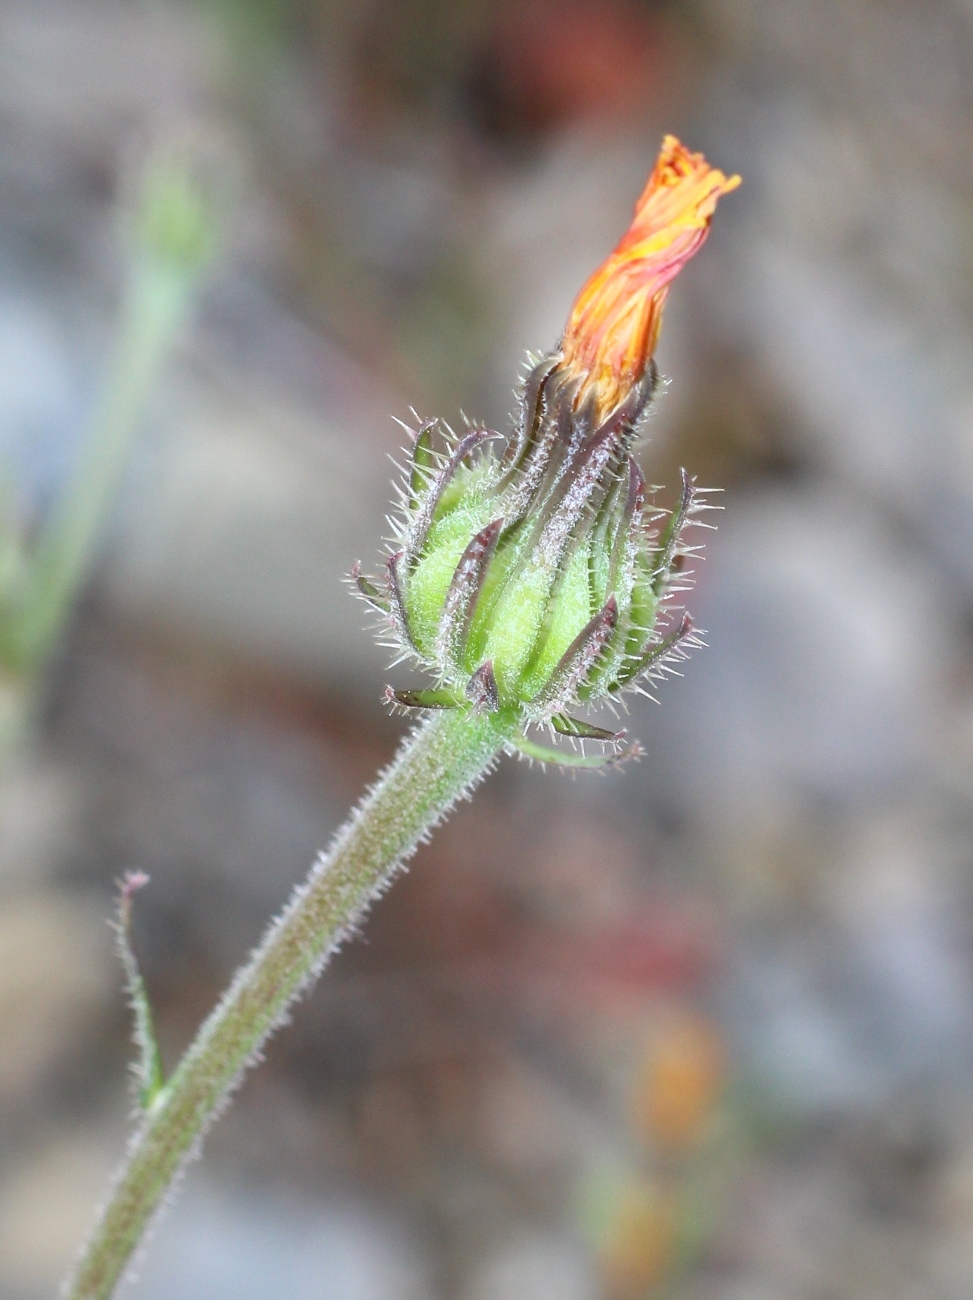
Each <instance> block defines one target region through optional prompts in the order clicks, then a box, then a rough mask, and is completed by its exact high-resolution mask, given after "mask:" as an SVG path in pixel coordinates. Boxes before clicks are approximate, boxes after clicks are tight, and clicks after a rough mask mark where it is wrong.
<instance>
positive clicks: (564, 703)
mask: <svg viewBox="0 0 973 1300" xmlns="http://www.w3.org/2000/svg"><path fill="white" fill-rule="evenodd" d="M559 361H560V357H559V354H558V353H554V354H552V355H551V356H548V357H546V358H544V359H543V360H542V361H540V362H538V363H537V364H536V365H535V366H534V367H533V369H532V370H531V372H530V374H529V375H528V377H527V380H526V383H525V385H524V392H523V399H522V410H521V419H520V424H519V427H518V428H517V430H516V431H515V433H514V434H513V436H511V437H510V438H509V439H507V440H506V442H505V444H504V445H498V444H503V440H502V439H501V436H500V435H499V434H496V433H492V432H490V431H488V430H486V429H476V428H474V429H471V430H470V431H469V432H468V433H466V434H464V435H463V436H461V437H457V436H456V435H454V434H452V433H451V432H449V431H447V432H446V433H443V434H440V433H439V432H438V427H437V422H436V421H430V422H429V423H427V424H424V425H423V426H422V427H421V428H420V429H419V430H418V431H417V432H416V435H415V442H414V445H413V447H412V451H411V464H410V467H409V471H408V482H407V484H406V485H405V487H404V489H403V503H402V504H403V509H402V517H401V519H400V520H398V521H397V524H398V528H397V531H398V537H397V539H396V549H395V550H394V551H393V552H392V554H391V555H390V556H389V557H388V561H387V565H386V573H385V575H384V577H383V578H382V579H368V578H365V577H363V576H362V574H361V573H360V571H359V570H358V567H357V566H356V569H355V572H354V575H353V576H354V579H355V582H356V584H357V587H358V590H359V591H360V593H361V594H362V595H363V596H364V597H365V599H366V600H367V601H368V602H369V604H370V605H372V606H373V607H374V608H376V609H378V610H379V611H381V613H382V614H383V616H384V620H385V622H386V624H387V626H390V627H391V629H392V631H393V644H394V645H395V646H396V647H397V648H399V649H400V651H401V657H412V658H413V659H415V660H417V661H418V662H419V663H420V664H421V665H422V666H423V667H424V668H425V669H427V670H428V671H429V672H430V673H431V674H433V676H434V677H435V685H433V686H431V687H430V688H428V689H425V690H417V691H416V690H412V691H401V690H400V691H393V690H391V689H390V692H389V698H390V699H391V700H393V701H394V702H397V703H398V704H401V705H403V706H406V707H408V708H417V709H443V708H463V709H468V710H469V709H472V710H479V711H484V710H485V711H487V712H491V713H492V712H498V711H504V712H507V713H512V714H514V715H516V716H517V717H518V719H519V720H520V722H521V724H522V725H521V732H522V731H523V728H525V727H527V726H528V725H529V724H531V723H542V724H547V725H549V726H550V727H552V728H553V729H554V730H555V731H557V732H560V733H562V734H564V735H569V736H573V737H577V738H580V739H592V740H601V741H606V742H613V743H614V744H615V746H616V753H615V754H613V755H610V756H609V759H608V761H612V760H613V759H615V758H617V757H618V756H619V754H620V753H624V754H625V755H626V756H629V757H630V756H632V755H633V754H634V752H635V750H634V747H633V746H631V745H629V746H628V747H627V748H625V749H624V750H621V751H618V749H617V746H618V745H619V744H620V742H621V739H622V733H615V732H610V731H605V730H603V729H601V728H599V727H595V726H593V725H591V724H590V723H587V722H584V721H582V720H581V719H578V718H574V717H572V716H571V715H570V713H569V710H573V709H575V708H577V707H578V706H580V705H584V704H587V703H588V702H590V701H596V700H599V699H609V700H610V699H612V698H614V697H617V696H618V695H619V693H620V692H621V691H622V690H623V689H624V688H626V687H635V688H638V685H639V681H640V679H641V678H643V677H645V676H653V675H654V676H658V675H659V674H660V673H661V672H663V671H665V669H666V667H667V666H668V667H671V665H672V663H673V662H674V661H676V660H679V659H684V658H685V657H686V651H687V649H688V647H689V646H690V645H691V644H698V641H697V639H696V637H695V634H694V631H693V627H692V623H691V621H690V619H689V617H688V615H685V616H683V618H682V619H681V620H674V619H673V618H672V616H671V614H670V613H669V611H668V610H667V609H666V608H665V607H666V603H667V601H668V599H669V598H670V597H671V596H672V595H673V593H674V591H675V590H677V588H676V587H674V585H673V582H672V579H673V575H674V574H675V573H676V572H677V571H678V570H679V569H680V568H681V565H682V562H683V558H684V557H685V555H686V554H687V553H688V552H689V551H691V550H692V549H694V548H690V547H687V546H686V545H685V544H684V540H683V533H684V530H685V528H686V527H687V525H688V524H689V523H690V522H698V521H694V520H693V516H694V515H695V514H697V513H698V512H699V511H700V510H701V509H704V508H705V504H704V503H703V502H702V501H701V500H700V494H699V491H698V490H697V489H696V488H695V487H694V485H693V483H692V482H691V481H690V480H689V479H688V478H687V476H686V475H685V473H683V485H682V496H681V499H680V502H679V504H678V506H677V508H676V509H675V510H674V511H672V512H671V513H668V512H666V511H660V510H655V509H650V510H648V511H647V510H646V501H645V498H646V491H645V483H644V481H643V478H642V474H641V471H640V470H639V467H638V464H637V462H636V461H635V460H634V459H633V457H632V456H631V446H632V442H633V440H634V438H635V435H636V430H637V427H638V424H639V421H640V419H641V417H642V416H643V414H644V413H645V411H646V409H647V407H648V405H649V403H650V401H651V399H652V396H653V394H654V392H655V390H656V387H657V374H656V371H655V367H654V366H652V367H651V368H650V370H649V371H648V372H647V373H646V375H645V376H644V377H643V379H642V380H641V381H640V383H638V384H637V385H636V386H635V387H634V388H633V389H632V390H631V391H630V393H629V394H628V396H627V398H626V399H625V400H624V401H623V402H622V403H621V404H620V405H619V406H617V407H616V409H615V410H614V411H613V412H612V413H611V415H610V416H609V417H608V418H607V419H606V420H604V421H603V422H602V423H600V424H596V423H595V422H594V420H593V419H592V415H591V412H592V409H593V405H592V403H591V402H590V401H589V402H588V403H582V404H581V405H580V407H577V408H576V392H577V388H576V383H575V382H574V381H573V380H572V379H570V378H568V377H566V376H565V374H564V373H563V372H562V370H561V369H560V368H559ZM678 590H685V585H682V586H680V587H679V588H678ZM519 746H520V747H521V748H522V749H523V750H524V752H526V753H529V754H531V755H532V756H533V757H540V758H544V759H550V760H551V761H559V762H568V763H571V764H578V763H582V764H585V765H593V764H595V763H598V762H603V761H606V760H604V759H589V758H583V757H581V756H578V755H571V754H562V753H561V752H559V751H556V750H548V749H541V748H540V747H539V746H537V745H535V744H534V743H533V742H532V741H528V740H527V738H526V737H525V736H523V735H521V740H520V742H519Z"/></svg>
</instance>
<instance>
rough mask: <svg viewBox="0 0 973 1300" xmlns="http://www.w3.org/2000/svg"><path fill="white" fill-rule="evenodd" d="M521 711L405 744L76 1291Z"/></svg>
mask: <svg viewBox="0 0 973 1300" xmlns="http://www.w3.org/2000/svg"><path fill="white" fill-rule="evenodd" d="M516 730H517V718H516V715H515V714H514V713H513V712H510V711H502V712H500V713H494V714H479V715H478V714H473V713H468V712H467V711H466V710H464V709H455V710H449V711H446V712H443V713H440V714H436V715H434V716H432V717H431V718H430V720H428V721H426V722H424V723H423V724H422V725H421V726H419V727H418V728H417V729H416V730H415V731H414V732H413V733H412V734H411V735H410V736H409V737H408V738H407V739H406V740H405V742H404V743H403V745H402V748H401V749H400V750H399V753H398V755H397V757H396V758H395V760H394V762H393V763H392V765H391V766H390V767H389V768H388V769H387V771H386V772H385V773H384V774H383V775H382V776H381V777H380V778H379V780H378V782H377V783H376V785H375V786H373V787H372V789H371V790H370V791H369V792H368V793H367V794H366V796H365V797H364V799H363V800H362V802H361V803H360V804H359V806H358V807H357V808H356V809H355V811H354V812H353V813H352V815H351V817H350V818H349V820H348V821H347V822H346V823H345V825H344V826H343V827H342V829H341V830H340V831H339V832H338V834H337V836H336V837H335V840H334V843H333V844H332V846H331V848H330V849H329V850H328V852H327V853H326V854H324V855H322V857H321V858H320V859H319V860H318V862H317V863H316V864H315V866H314V867H313V868H312V870H311V873H310V875H309V876H308V879H307V880H306V882H305V883H304V884H303V885H300V886H299V887H298V888H297V889H296V890H295V891H294V894H293V896H292V897H291V900H290V902H289V903H288V905H287V907H286V908H285V910H284V912H283V914H282V915H281V916H280V917H279V918H278V919H277V920H276V921H274V922H273V924H272V925H271V926H270V928H269V929H268V931H267V933H266V935H265V937H264V939H263V942H262V943H261V944H260V947H259V948H258V949H257V950H256V952H255V953H254V954H253V956H252V958H251V959H250V961H249V963H248V964H247V965H246V966H245V967H243V968H242V969H241V970H240V971H239V972H238V974H237V976H236V978H235V979H234V981H233V983H232V984H231V985H230V988H229V990H228V992H227V993H226V995H225V997H224V998H223V1001H222V1002H221V1003H220V1004H219V1005H218V1006H217V1008H216V1009H215V1011H213V1013H212V1014H211V1015H210V1017H209V1019H208V1020H207V1021H206V1022H205V1024H204V1025H203V1027H202V1029H201V1030H200V1031H199V1034H198V1035H197V1037H196V1040H195V1042H194V1043H193V1044H192V1045H191V1047H190V1048H189V1050H188V1051H187V1053H186V1055H185V1056H184V1057H183V1059H182V1061H181V1063H180V1064H179V1066H178V1067H177V1069H176V1072H175V1074H174V1075H173V1077H172V1079H171V1080H170V1082H169V1083H168V1084H167V1085H166V1087H165V1089H164V1090H163V1092H162V1093H161V1094H160V1096H159V1097H158V1099H157V1100H156V1102H155V1104H154V1106H153V1107H152V1108H151V1109H150V1111H149V1113H148V1115H147V1117H146V1119H145V1121H144V1124H143V1126H142V1128H141V1130H140V1131H139V1132H138V1133H137V1134H136V1136H135V1138H134V1140H133V1143H132V1147H131V1150H130V1152H129V1156H128V1160H127V1163H126V1165H125V1166H124V1168H123V1169H122V1171H121V1173H120V1175H119V1177H118V1180H117V1182H116V1184H115V1187H114V1189H113V1191H112V1194H111V1198H110V1200H109V1202H108V1204H107V1206H106V1207H105V1209H104V1211H103V1212H102V1215H101V1218H100V1220H99V1222H98V1224H97V1226H96V1227H95V1230H94V1233H93V1234H92V1236H91V1238H90V1240H89V1242H88V1244H87V1247H86V1248H85V1251H84V1254H83V1256H82V1259H81V1261H80V1263H79V1265H78V1268H77V1271H76V1273H75V1275H74V1278H73V1280H72V1281H71V1282H70V1283H69V1285H68V1288H67V1291H66V1295H67V1297H68V1300H108V1297H110V1296H111V1295H112V1294H113V1292H114V1290H115V1287H116V1285H117V1283H118V1282H119V1280H120V1278H121V1277H122V1275H123V1273H124V1271H125V1269H126V1266H127V1264H128V1261H129V1260H130V1258H131V1256H132V1253H133V1251H134V1250H135V1249H136V1248H137V1246H138V1243H139V1241H140V1239H141V1237H142V1235H143V1233H144V1231H145V1229H146V1226H147V1225H148V1223H149V1220H150V1219H151V1218H152V1215H153V1214H154V1212H155V1211H156V1209H157V1208H158V1206H159V1204H160V1202H161V1201H162V1199H163V1197H164V1196H165V1194H166V1191H167V1190H168V1188H169V1187H170V1186H171V1184H172V1181H173V1179H174V1178H175V1177H176V1175H177V1174H178V1173H179V1171H180V1170H181V1168H182V1166H183V1165H184V1163H185V1161H186V1160H187V1158H188V1157H189V1156H190V1155H191V1154H192V1153H193V1152H194V1150H195V1149H196V1148H197V1147H198V1145H199V1141H200V1138H201V1137H202V1135H203V1133H204V1132H205V1131H206V1129H207V1127H208V1125H209V1124H210V1123H211V1122H212V1120H213V1119H214V1118H215V1117H216V1115H217V1114H218V1113H219V1111H220V1108H221V1107H222V1106H223V1104H224V1103H225V1101H226V1099H227V1097H228V1096H229V1094H230V1092H231V1091H232V1090H233V1088H234V1087H235V1086H236V1084H237V1083H238V1082H239V1080H240V1078H241V1077H242V1075H243V1073H244V1071H245V1070H246V1069H247V1067H248V1066H249V1065H251V1064H252V1063H253V1062H254V1061H255V1060H256V1058H257V1053H258V1052H259V1050H260V1048H261V1046H262V1045H263V1043H264V1042H265V1041H266V1040H267V1038H268V1037H269V1035H270V1034H271V1033H272V1032H273V1030H274V1029H275V1028H276V1027H277V1026H278V1025H279V1024H280V1023H281V1021H282V1019H283V1017H284V1015H285V1013H286V1011H287V1008H288V1007H289V1006H290V1004H291V1003H292V1002H293V1001H294V999H295V998H297V997H298V996H299V995H300V994H301V993H302V992H303V991H304V990H305V989H306V988H308V987H309V986H310V984H311V983H312V982H313V981H314V979H315V978H316V977H317V975H318V974H320V972H321V970H322V968H323V967H324V964H325V962H326V961H327V959H328V957H329V955H330V954H331V953H332V952H333V951H334V949H335V948H336V947H337V945H338V944H339V943H340V942H341V940H342V939H343V938H344V937H345V936H346V935H347V934H348V933H349V931H350V930H351V929H352V928H353V927H354V925H355V924H356V922H357V921H358V920H359V919H360V918H361V917H362V915H363V913H364V912H365V910H366V909H367V907H368V905H369V903H370V902H371V901H372V900H373V899H374V898H375V897H376V896H377V895H378V894H379V893H381V891H382V890H383V889H384V888H385V887H386V886H387V884H388V883H389V881H390V879H391V878H392V876H393V875H394V873H395V871H396V869H397V867H399V866H400V865H401V863H402V862H403V861H404V860H405V859H406V858H408V857H409V855H410V854H411V853H412V852H413V851H414V849H415V848H416V846H417V845H418V843H419V842H420V840H422V838H423V836H425V835H426V834H428V832H429V831H430V830H431V829H432V828H433V827H434V826H436V825H437V824H438V823H439V822H440V821H441V820H442V818H443V817H444V816H445V815H446V814H447V813H448V812H449V810H450V808H451V807H452V805H453V804H454V803H455V802H456V800H457V799H458V798H460V797H461V796H462V795H463V794H464V793H466V792H467V791H468V790H469V789H470V788H471V786H473V785H474V784H475V783H476V782H477V781H478V780H480V778H481V777H482V776H483V775H484V774H485V773H486V772H487V771H488V770H489V768H490V766H491V765H492V763H493V762H494V760H495V759H496V757H497V756H498V755H499V753H500V752H501V751H502V749H503V748H504V746H505V745H506V744H507V742H508V741H510V740H511V738H512V737H513V736H514V734H515V733H516Z"/></svg>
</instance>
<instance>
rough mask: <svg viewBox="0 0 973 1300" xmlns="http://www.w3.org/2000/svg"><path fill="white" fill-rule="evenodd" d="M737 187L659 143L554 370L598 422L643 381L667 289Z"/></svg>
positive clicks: (580, 299) (672, 145)
mask: <svg viewBox="0 0 973 1300" xmlns="http://www.w3.org/2000/svg"><path fill="white" fill-rule="evenodd" d="M739 184H740V177H739V176H729V177H727V176H724V175H723V173H722V172H721V171H718V170H717V169H716V168H715V167H711V166H710V165H709V163H708V162H707V161H706V159H705V158H704V157H703V155H702V154H701V153H691V152H690V151H689V150H688V149H687V148H686V147H685V146H684V145H682V144H680V143H679V141H678V140H677V139H676V137H675V136H673V135H667V136H666V137H665V139H664V140H663V142H662V149H661V150H660V152H659V157H658V159H657V161H656V164H655V167H654V168H653V169H652V175H651V176H650V177H649V180H648V184H647V185H646V187H645V189H644V190H643V192H642V196H641V198H640V199H639V201H638V203H637V204H636V205H635V216H634V218H633V220H632V224H631V226H630V227H629V229H628V231H627V232H626V233H625V235H624V236H623V238H622V240H621V242H620V243H619V245H618V247H617V248H616V249H615V251H614V252H613V253H612V254H611V256H610V257H609V258H608V259H607V260H606V261H605V262H603V263H602V265H601V266H600V267H599V268H598V270H597V271H595V273H594V275H592V276H591V277H590V278H589V280H588V281H587V283H586V284H585V286H584V288H583V289H582V290H581V292H580V293H579V294H578V296H577V298H576V299H575V303H574V306H573V308H572V309H571V315H570V317H569V318H568V323H567V328H566V329H565V331H564V339H563V341H562V344H561V352H562V356H563V362H562V366H563V369H564V371H565V373H566V374H568V375H569V376H572V377H577V379H578V380H579V381H580V382H579V389H578V395H577V399H576V404H577V405H578V406H580V405H581V404H582V403H583V402H584V401H585V400H586V399H588V398H589V397H590V398H592V399H593V402H594V413H595V418H596V419H603V418H604V417H605V416H606V415H608V414H609V413H610V412H611V411H612V410H614V408H615V407H616V406H617V405H618V403H619V402H620V401H622V400H623V398H624V397H625V396H626V395H627V394H628V392H629V391H630V390H631V388H632V387H633V385H634V384H636V383H637V382H638V380H639V379H640V378H641V376H642V375H643V374H644V373H645V369H646V367H647V366H648V364H649V361H650V359H651V357H652V353H653V352H654V351H655V346H656V342H657V341H658V337H659V327H660V325H661V323H662V308H663V306H664V304H665V300H666V295H667V293H668V292H669V285H670V283H671V281H672V280H673V279H675V277H676V276H677V275H678V274H679V272H680V271H681V270H682V268H683V267H684V266H685V264H686V263H687V262H688V261H689V259H690V258H691V257H692V256H693V254H694V253H695V252H696V251H697V250H698V249H699V248H700V246H701V245H702V244H703V242H704V240H705V239H706V236H707V234H708V233H709V224H710V221H711V219H712V216H713V213H714V212H715V211H716V204H717V201H718V200H719V198H720V197H721V196H722V195H724V194H729V193H730V191H731V190H735V189H736V187H737V186H738V185H739Z"/></svg>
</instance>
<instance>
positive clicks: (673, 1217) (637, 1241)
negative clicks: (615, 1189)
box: [599, 1182, 678, 1300]
mask: <svg viewBox="0 0 973 1300" xmlns="http://www.w3.org/2000/svg"><path fill="white" fill-rule="evenodd" d="M677 1229H678V1214H677V1211H676V1206H675V1205H674V1204H673V1203H672V1201H671V1200H670V1199H669V1197H667V1196H665V1195H664V1194H663V1193H662V1192H661V1191H660V1190H659V1189H658V1188H656V1187H654V1186H653V1185H652V1184H650V1183H646V1182H634V1183H632V1184H630V1185H629V1186H628V1187H626V1188H624V1189H623V1191H622V1193H621V1196H620V1199H619V1203H618V1206H617V1208H616V1213H615V1217H614V1221H613V1223H612V1225H611V1228H610V1229H609V1231H608V1233H607V1235H606V1237H605V1239H604V1241H603V1242H602V1246H601V1250H600V1251H599V1264H600V1272H601V1278H602V1284H603V1287H604V1291H605V1295H606V1296H607V1297H608V1300H640V1298H641V1297H643V1296H645V1294H646V1292H648V1291H651V1290H654V1289H655V1288H656V1287H658V1286H659V1285H660V1284H661V1283H662V1282H663V1281H664V1280H665V1279H666V1277H667V1275H668V1273H669V1270H670V1269H671V1267H672V1264H673V1259H674V1255H675V1247H676V1237H677Z"/></svg>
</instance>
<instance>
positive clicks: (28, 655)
mask: <svg viewBox="0 0 973 1300" xmlns="http://www.w3.org/2000/svg"><path fill="white" fill-rule="evenodd" d="M194 279H195V277H194V276H193V275H191V274H187V273H186V272H185V271H183V270H182V269H181V268H174V267H172V266H170V265H167V264H166V263H164V262H160V261H156V260H155V259H153V258H150V257H140V258H138V260H137V261H136V264H135V267H134V268H133V272H132V279H131V284H130V287H129V292H128V298H127V302H126V304H125V310H124V315H123V319H122V324H121V328H120V331H119V339H118V344H117V346H116V351H115V355H114V358H113V360H112V365H111V370H110V374H109V379H108V383H107V386H106V390H105V394H104V397H103V398H102V401H101V404H100V406H99V408H98V411H97V414H96V416H95V420H94V427H93V430H92V434H91V437H90V440H89V442H88V445H87V446H86V448H85V450H84V453H83V457H82V461H81V464H80V466H79V468H78V470H77V471H76V473H75V476H74V478H73V480H72V483H71V485H70V487H69V489H68V490H67V491H66V492H65V493H64V495H63V496H62V498H61V500H60V501H59V502H58V504H57V506H56V507H55V510H54V513H53V515H52V517H51V519H50V521H49V523H48V524H47V526H46V528H45V530H44V532H43V533H42V535H41V537H40V538H39V540H38V543H37V548H36V551H35V553H34V557H33V562H32V573H31V590H30V596H29V600H28V603H27V607H26V609H25V610H24V611H23V618H22V620H21V623H20V639H21V645H20V653H21V656H22V658H23V665H24V667H25V668H28V667H29V668H33V667H39V666H40V665H41V664H42V663H43V661H44V659H45V658H46V657H47V655H48V654H49V653H50V651H51V648H52V647H53V644H54V642H55V640H56V639H57V636H58V634H59V633H60V631H61V629H62V626H63V624H64V622H65V619H66V618H67V616H68V614H69V612H70V609H71V604H72V601H73V599H74V596H75V595H76V593H77V591H78V588H79V587H80V585H81V582H82V581H83V579H84V576H85V574H86V573H87V571H88V569H89V567H90V564H91V560H92V556H93V552H94V549H95V546H96V544H97V541H98V534H99V530H100V527H101V524H102V522H103V520H104V518H105V515H106V513H107V512H108V510H109V508H110V506H111V502H112V500H113V498H114V496H115V493H116V491H117V488H118V485H119V481H120V479H121V477H122V474H123V472H124V469H125V464H126V461H127V457H128V452H129V449H130V447H131V444H132V441H133V439H134V437H135V434H136V433H137V431H138V426H139V422H140V418H141V415H142V412H143V411H144V409H145V406H146V403H147V401H148V397H149V394H150V392H151V390H152V386H153V384H154V383H155V380H156V378H157V376H158V373H159V370H160V368H161V366H162V364H163V362H164V361H165V359H166V356H167V355H168V352H169V349H170V347H171V344H172V341H173V338H174V335H175V333H176V331H177V330H178V328H179V325H180V324H181V322H182V320H183V317H184V316H185V314H186V311H187V309H188V306H189V303H190V299H191V296H192V290H193V287H194Z"/></svg>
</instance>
